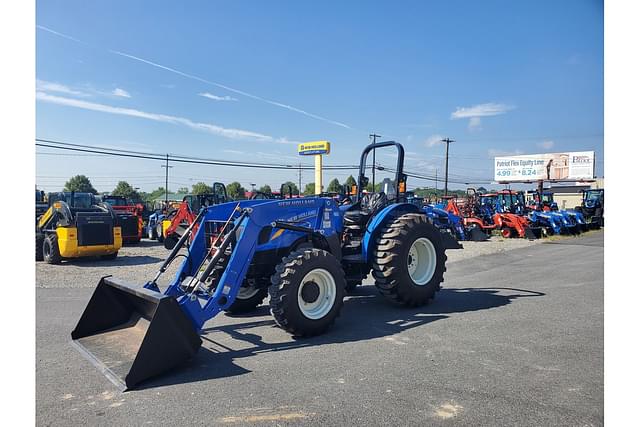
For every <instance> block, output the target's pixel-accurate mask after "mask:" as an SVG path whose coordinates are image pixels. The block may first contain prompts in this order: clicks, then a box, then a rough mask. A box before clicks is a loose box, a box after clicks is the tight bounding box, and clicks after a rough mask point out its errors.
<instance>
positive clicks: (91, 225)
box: [36, 192, 122, 264]
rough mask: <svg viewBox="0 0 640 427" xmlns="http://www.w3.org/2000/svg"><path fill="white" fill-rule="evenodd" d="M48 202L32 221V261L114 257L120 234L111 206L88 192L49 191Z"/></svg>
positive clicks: (50, 262)
mask: <svg viewBox="0 0 640 427" xmlns="http://www.w3.org/2000/svg"><path fill="white" fill-rule="evenodd" d="M49 201H50V203H51V206H50V207H49V209H47V211H46V212H45V213H44V214H42V216H40V219H39V220H38V223H37V224H36V261H45V262H47V263H49V264H59V263H60V262H61V261H62V260H63V259H65V258H79V257H86V256H100V257H101V258H103V259H115V258H116V257H117V256H118V250H119V249H120V248H121V247H122V234H121V230H120V227H119V226H117V225H116V224H117V218H116V214H115V212H114V211H113V209H111V206H109V205H108V204H104V203H96V201H95V198H94V196H93V194H90V193H75V192H71V193H50V194H49Z"/></svg>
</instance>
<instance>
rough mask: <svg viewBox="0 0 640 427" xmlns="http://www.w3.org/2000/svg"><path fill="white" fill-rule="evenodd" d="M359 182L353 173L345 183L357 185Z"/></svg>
mask: <svg viewBox="0 0 640 427" xmlns="http://www.w3.org/2000/svg"><path fill="white" fill-rule="evenodd" d="M357 184H358V183H357V182H356V179H355V178H354V177H353V175H349V177H348V178H347V180H346V181H345V182H344V185H348V186H349V187H351V186H352V185H357Z"/></svg>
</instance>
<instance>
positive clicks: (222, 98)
mask: <svg viewBox="0 0 640 427" xmlns="http://www.w3.org/2000/svg"><path fill="white" fill-rule="evenodd" d="M198 96H203V97H205V98H209V99H213V100H214V101H237V99H236V98H233V97H231V96H229V95H225V96H218V95H214V94H212V93H209V92H203V93H199V94H198Z"/></svg>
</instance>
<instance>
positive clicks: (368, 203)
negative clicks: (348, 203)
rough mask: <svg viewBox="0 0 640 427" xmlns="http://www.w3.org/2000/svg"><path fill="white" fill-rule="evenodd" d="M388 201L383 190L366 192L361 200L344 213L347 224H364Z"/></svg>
mask: <svg viewBox="0 0 640 427" xmlns="http://www.w3.org/2000/svg"><path fill="white" fill-rule="evenodd" d="M387 203H388V200H387V195H386V194H385V193H383V192H380V193H373V194H365V195H364V196H362V198H361V199H360V201H359V202H358V203H356V204H355V205H353V206H352V207H351V208H350V209H349V210H348V211H346V212H345V213H344V222H345V225H364V224H366V223H367V221H369V218H371V216H372V215H373V214H375V213H376V212H378V211H379V210H380V209H382V208H383V207H385V206H386V205H387Z"/></svg>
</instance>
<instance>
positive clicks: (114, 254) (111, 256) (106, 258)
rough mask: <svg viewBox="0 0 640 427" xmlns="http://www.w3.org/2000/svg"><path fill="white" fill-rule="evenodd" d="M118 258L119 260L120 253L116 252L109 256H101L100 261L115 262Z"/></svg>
mask: <svg viewBox="0 0 640 427" xmlns="http://www.w3.org/2000/svg"><path fill="white" fill-rule="evenodd" d="M116 258H118V251H115V252H114V253H112V254H109V255H100V259H104V260H107V261H108V260H113V259H116Z"/></svg>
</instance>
